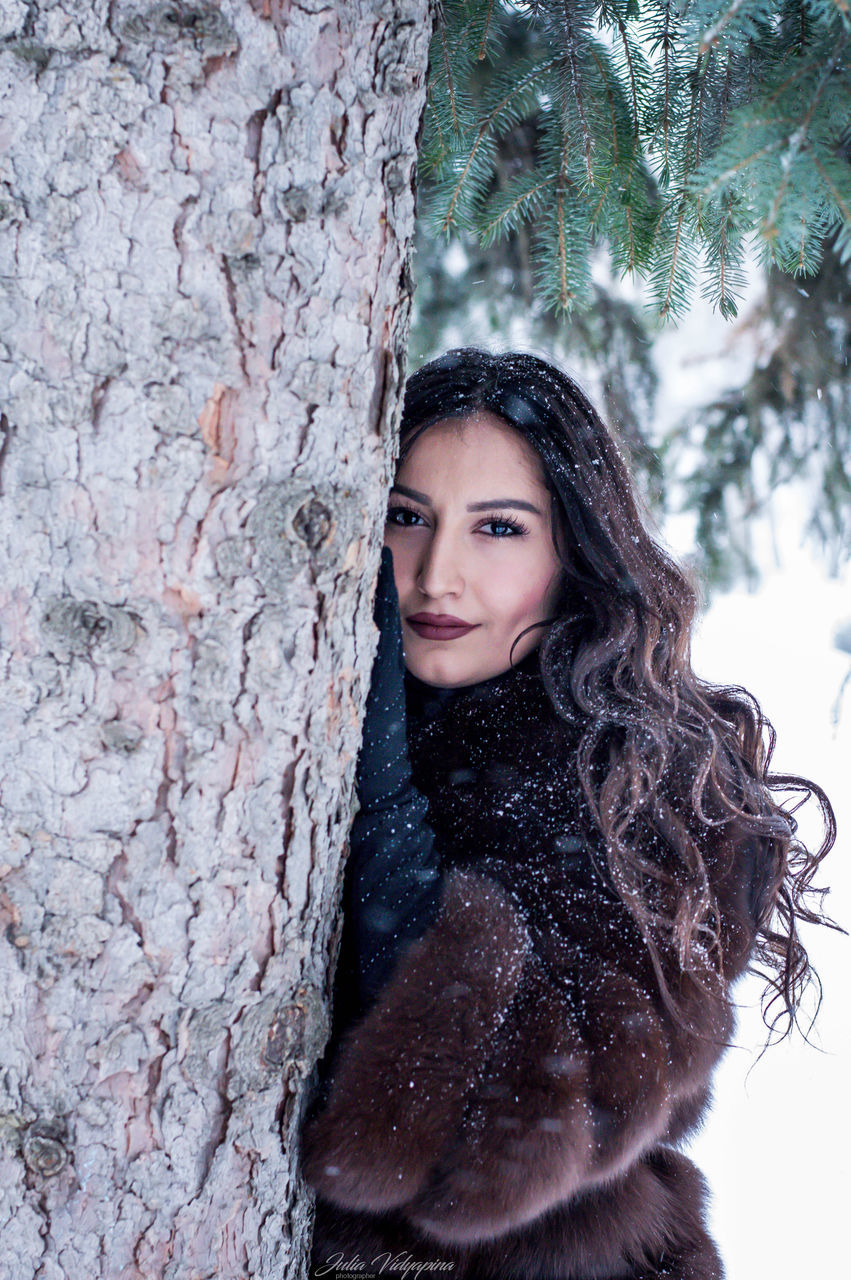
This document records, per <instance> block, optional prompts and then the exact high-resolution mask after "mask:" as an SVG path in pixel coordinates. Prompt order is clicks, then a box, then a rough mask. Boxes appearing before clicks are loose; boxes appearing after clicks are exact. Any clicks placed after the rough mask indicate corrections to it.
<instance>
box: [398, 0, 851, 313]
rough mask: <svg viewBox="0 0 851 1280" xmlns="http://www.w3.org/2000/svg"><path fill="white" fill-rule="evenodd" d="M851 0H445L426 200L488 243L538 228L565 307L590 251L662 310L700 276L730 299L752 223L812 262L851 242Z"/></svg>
mask: <svg viewBox="0 0 851 1280" xmlns="http://www.w3.org/2000/svg"><path fill="white" fill-rule="evenodd" d="M849 32H851V21H850V20H849V10H848V5H847V4H846V3H844V0H722V2H721V3H719V0H691V3H689V0H681V2H680V3H673V2H672V0H569V3H568V2H566V0H531V2H529V3H510V2H509V0H446V2H445V4H444V6H443V18H442V21H440V22H439V23H438V27H437V30H436V33H435V36H434V40H433V44H432V50H431V64H430V88H429V101H428V108H427V116H426V132H425V136H424V139H423V145H422V150H421V161H420V173H421V177H424V178H425V179H426V185H427V199H428V216H429V219H430V223H431V226H432V228H434V229H437V230H440V231H442V232H452V231H457V230H465V231H469V232H472V233H473V234H475V235H476V236H477V237H478V238H479V239H480V241H481V243H482V244H483V245H485V246H487V245H489V244H492V243H493V242H495V241H497V240H499V239H500V238H501V237H504V236H505V235H507V234H508V233H510V232H511V231H513V230H515V229H517V228H518V227H520V226H524V225H525V226H529V227H530V228H531V231H532V263H533V268H534V271H535V276H536V284H537V289H538V290H539V292H540V294H541V295H542V297H543V298H544V299H545V301H546V302H547V304H549V305H550V306H551V307H553V308H554V309H556V310H562V311H567V312H569V311H572V310H573V309H575V308H576V307H578V306H581V305H583V304H587V302H588V300H589V298H590V295H591V278H590V270H589V254H590V250H591V248H592V246H593V245H594V244H596V243H604V244H605V245H607V246H608V249H609V252H610V254H611V257H612V260H613V263H614V265H615V268H616V269H617V270H619V271H622V272H633V273H638V274H639V275H641V276H644V277H646V278H647V279H648V280H649V282H650V285H651V290H652V298H653V304H654V307H655V309H656V311H657V312H658V314H659V316H661V317H662V318H669V317H675V316H677V315H679V314H681V313H682V312H683V310H684V309H685V308H686V307H687V305H688V301H689V297H690V295H691V293H692V291H693V289H694V286H695V284H696V282H697V281H698V280H699V281H700V283H701V286H702V288H703V290H704V292H705V293H706V295H707V296H708V297H709V298H710V299H711V300H712V301H713V303H714V304H715V305H717V306H718V307H719V308H720V310H721V313H722V314H723V315H725V316H732V315H735V313H736V301H737V297H738V295H739V292H740V289H741V283H742V281H741V267H742V260H743V255H744V251H745V246H746V243H747V241H748V240H749V239H754V240H755V241H756V242H757V244H758V245H759V246H760V250H761V253H762V257H763V259H764V261H765V263H766V264H767V265H769V264H770V265H772V266H774V267H776V268H779V269H780V270H782V271H784V272H788V273H792V274H797V275H802V274H803V275H806V274H811V273H813V272H814V271H815V270H816V269H817V268H818V265H819V263H820V261H821V258H822V252H823V246H824V241H825V238H826V237H827V236H828V235H830V234H831V233H833V234H834V235H836V236H837V237H838V242H837V243H838V252H839V254H840V257H841V258H842V259H843V260H846V259H847V258H848V256H849V255H851V171H849V166H848V163H847V160H846V159H845V158H844V156H843V155H842V154H841V145H842V140H843V137H844V135H845V134H846V132H847V130H848V125H849V103H851V94H849V89H851V68H849V63H848V38H849Z"/></svg>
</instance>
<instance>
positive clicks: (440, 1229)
mask: <svg viewBox="0 0 851 1280" xmlns="http://www.w3.org/2000/svg"><path fill="white" fill-rule="evenodd" d="M577 737H578V731H577V730H576V729H575V728H574V727H571V726H569V725H567V724H566V723H565V722H564V721H563V720H561V719H560V718H559V717H558V716H557V715H556V713H555V712H554V710H553V708H552V706H551V704H550V702H549V699H548V698H547V695H546V693H545V691H544V688H543V684H542V681H541V678H540V676H539V674H538V673H537V670H535V669H533V667H532V666H531V665H530V664H529V663H525V662H524V663H523V664H521V666H520V667H519V668H517V669H515V670H514V671H510V672H507V673H504V674H503V675H502V676H499V677H496V678H494V679H492V680H490V681H486V682H484V683H483V684H481V685H478V686H472V687H471V691H470V693H469V694H466V693H465V691H464V690H461V691H456V692H455V693H454V695H453V697H452V698H451V699H448V700H446V701H445V702H443V703H442V704H441V705H440V706H439V707H438V709H437V713H436V714H432V715H431V716H429V715H424V716H423V717H422V718H421V719H420V720H416V719H414V720H413V722H412V723H409V747H410V754H411V762H412V766H413V771H414V782H415V785H416V786H417V787H418V788H419V789H420V790H421V791H422V792H423V793H424V794H425V795H426V796H427V797H428V799H429V811H428V821H429V823H430V825H431V826H432V828H433V830H434V831H435V834H436V838H437V840H438V842H439V848H440V854H441V863H442V867H443V870H444V884H443V893H442V900H441V909H440V913H439V916H438V918H437V920H436V921H435V923H434V924H433V925H432V926H431V928H430V929H429V930H428V931H427V932H426V933H425V934H424V935H423V936H422V937H421V938H420V939H418V940H417V941H416V942H414V943H413V944H411V945H410V947H409V948H408V950H407V951H406V952H405V953H404V954H403V956H402V957H401V960H400V961H399V963H398V965H397V967H396V969H395V971H394V973H393V975H392V977H391V979H390V981H389V983H388V984H387V986H386V987H385V988H384V989H383V990H382V992H381V993H380V995H379V998H378V1000H377V1001H376V1003H375V1004H374V1005H373V1007H372V1008H371V1009H370V1010H369V1012H368V1013H367V1014H366V1016H365V1017H364V1018H363V1019H362V1020H361V1021H359V1022H357V1023H355V1024H354V1025H353V1026H351V1027H350V1028H348V1029H347V1030H346V1031H345V1032H344V1034H342V1036H341V1037H340V1041H339V1043H338V1044H336V1045H334V1046H332V1050H331V1054H332V1058H331V1061H332V1069H331V1075H330V1084H329V1088H328V1091H327V1094H328V1096H327V1097H326V1098H323V1099H322V1105H321V1109H320V1110H319V1111H318V1113H316V1114H313V1115H312V1116H310V1118H309V1120H308V1123H307V1124H306V1126H305V1129H304V1135H303V1167H304V1171H305V1175H306V1177H307V1180H308V1182H309V1183H310V1184H311V1185H312V1186H313V1187H314V1188H315V1189H316V1190H317V1192H318V1198H317V1215H316V1225H315V1234H314V1251H313V1263H312V1268H313V1269H312V1271H311V1275H316V1276H319V1275H328V1276H334V1275H335V1274H342V1272H343V1271H344V1270H345V1269H346V1267H347V1266H348V1267H349V1268H350V1269H354V1270H359V1271H360V1273H361V1274H367V1275H368V1274H397V1275H398V1274H409V1275H420V1274H433V1273H437V1274H448V1275H452V1276H453V1277H456V1278H460V1280H488V1278H491V1277H492V1278H493V1280H496V1278H500V1280H503V1278H504V1280H509V1278H511V1280H515V1278H516V1280H536V1278H540V1280H545V1278H547V1280H554V1278H556V1277H558V1278H564V1280H574V1278H575V1280H591V1278H592V1277H594V1278H596V1280H602V1278H604V1277H607V1278H609V1280H615V1278H616V1277H631V1278H632V1280H639V1277H641V1278H643V1277H647V1278H648V1280H649V1277H651V1276H653V1277H657V1276H667V1277H671V1280H680V1278H681V1280H686V1278H688V1280H720V1277H721V1276H722V1275H723V1269H722V1266H721V1263H720V1260H719V1258H718V1254H717V1251H716V1249H715V1246H714V1245H713V1243H712V1241H711V1240H710V1239H709V1237H708V1235H707V1234H706V1231H705V1226H704V1221H703V1217H704V1209H703V1202H704V1195H705V1187H704V1184H703V1180H702V1177H701V1175H700V1174H699V1173H698V1171H697V1170H696V1169H695V1168H694V1166H693V1165H692V1164H691V1163H690V1162H689V1161H688V1160H687V1159H686V1158H685V1157H684V1156H683V1155H682V1154H681V1153H679V1152H678V1151H677V1150H676V1149H675V1144H677V1143H678V1142H679V1140H680V1139H681V1138H682V1137H683V1136H684V1135H686V1134H687V1133H688V1132H689V1131H690V1130H692V1129H693V1128H694V1127H695V1126H696V1125H697V1124H698V1123H699V1121H700V1119H701V1117H702V1115H703V1113H704V1111H705V1109H706V1106H707V1102H708V1098H709V1079H710V1074H711V1072H712V1070H713V1068H714V1066H715V1065H716V1063H717V1061H718V1059H719V1057H720V1055H721V1054H722V1053H723V1051H724V1048H725V1046H726V1045H727V1044H728V1042H729V1038H730V1035H731V1032H732V1028H733V1013H732V1006H731V1002H730V998H729V986H730V983H731V982H732V981H734V980H735V978H736V977H738V976H739V975H740V974H741V973H742V971H743V970H744V968H745V967H746V965H747V960H748V956H749V953H750V950H751V947H752V945H753V941H754V937H755V925H754V922H753V919H752V912H751V899H752V892H753V891H752V884H753V881H754V878H755V872H756V871H757V868H758V862H759V855H760V850H761V845H760V842H759V840H757V839H755V838H753V837H751V836H749V835H744V834H743V833H742V832H741V831H740V830H738V829H737V826H736V824H734V823H729V824H727V825H725V826H723V827H711V828H706V829H705V830H704V832H703V834H702V836H701V837H700V839H701V843H702V850H703V854H704V858H705V860H706V863H707V867H708V870H709V874H710V877H711V881H712V886H713V889H714V891H715V894H716V897H717V901H718V907H719V915H720V922H721V937H722V944H723V952H724V979H723V981H722V980H720V979H718V978H715V979H714V986H715V991H714V994H708V993H707V990H706V985H708V984H703V985H702V984H701V983H699V982H697V981H696V980H695V979H694V978H692V977H689V976H688V975H685V974H683V973H682V972H681V971H680V970H679V969H678V967H677V964H676V961H675V958H674V957H673V955H672V954H671V953H670V952H664V953H663V967H664V971H665V974H666V977H667V979H668V981H669V983H670V986H671V989H672V990H673V991H674V992H675V993H676V995H677V997H678V999H679V1002H680V1006H681V1008H682V1009H683V1010H684V1013H685V1016H684V1018H683V1019H682V1022H681V1023H679V1022H678V1021H677V1020H675V1019H674V1018H673V1017H672V1016H671V1014H670V1013H669V1012H668V1011H667V1009H666V1007H665V1005H664V1003H663V1001H662V999H661V995H660V992H659V989H658V983H657V980H656V978H655V975H654V972H653V968H652V965H651V962H650V959H649V955H648V952H647V948H646V946H645V944H644V942H643V940H642V938H641V935H640V933H639V930H638V928H637V926H636V925H635V923H634V921H633V920H632V918H631V916H630V915H629V913H628V911H627V910H626V908H625V907H624V906H623V905H622V903H621V902H620V901H619V899H618V898H617V896H616V894H615V893H614V892H613V890H611V889H610V888H609V887H607V885H606V882H605V880H604V879H603V877H602V875H601V874H600V872H599V871H598V870H597V869H596V867H595V859H594V858H593V857H592V856H591V854H592V853H594V852H596V854H597V861H600V862H602V860H603V855H602V837H601V836H600V835H599V833H596V832H595V829H594V825H593V822H592V821H591V816H590V812H589V811H588V808H587V804H586V802H585V800H584V797H583V796H582V795H581V790H580V787H579V782H578V777H577V773H576V766H575V753H576V742H577ZM658 849H659V857H660V858H664V857H665V854H666V851H665V849H664V845H663V843H660V844H659V846H658ZM670 853H671V851H670V849H668V850H667V855H668V856H669V857H670ZM706 966H707V967H706V974H707V975H710V983H711V981H712V977H711V975H714V967H713V966H712V965H711V964H710V962H709V959H708V958H707V962H706ZM353 1261H354V1262H356V1263H357V1264H358V1265H356V1266H355V1267H354V1268H352V1263H353ZM382 1264H383V1265H382ZM394 1266H395V1270H394Z"/></svg>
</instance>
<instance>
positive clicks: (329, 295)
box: [0, 0, 431, 1280]
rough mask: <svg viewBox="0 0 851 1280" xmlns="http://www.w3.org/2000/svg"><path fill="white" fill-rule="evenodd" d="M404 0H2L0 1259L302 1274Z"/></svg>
mask: <svg viewBox="0 0 851 1280" xmlns="http://www.w3.org/2000/svg"><path fill="white" fill-rule="evenodd" d="M430 29H431V15H430V13H429V9H428V2H427V0H347V2H346V3H340V4H333V5H331V4H330V3H325V2H324V0H300V3H298V4H295V3H288V0H220V3H204V2H198V3H190V4H183V3H177V2H168V3H160V2H154V3H150V2H149V0H139V2H137V3H129V2H128V0H88V2H87V3H86V4H79V3H76V2H73V0H36V2H32V0H26V2H25V0H0V83H2V93H3V95H4V99H5V101H4V108H3V112H2V118H0V151H2V153H3V155H4V162H3V170H2V177H3V184H2V188H0V260H2V265H0V274H2V276H3V277H4V278H5V279H6V281H7V282H8V288H7V291H6V294H5V298H4V301H3V303H2V323H0V379H2V381H0V397H2V399H0V410H2V418H1V419H0V423H2V450H1V451H0V485H1V486H2V493H3V497H4V501H3V515H2V526H0V547H2V555H3V561H4V564H3V569H2V578H0V608H1V609H2V612H0V626H2V632H0V646H1V647H0V660H2V664H3V677H4V681H3V689H2V735H0V811H1V812H2V823H0V827H1V828H2V837H0V839H2V844H0V1023H2V1033H1V1034H0V1242H1V1243H0V1275H2V1276H3V1277H6V1276H9V1277H14V1280H29V1277H36V1276H37V1277H39V1280H59V1278H60V1277H66V1276H67V1277H73V1280H81V1278H82V1277H85V1278H86V1280H92V1278H93V1277H110V1278H112V1277H119V1278H120V1280H130V1278H131V1277H144V1278H145V1280H152V1278H154V1277H173V1278H174V1280H177V1277H180V1280H200V1278H202V1277H216V1280H228V1278H229V1277H234V1278H235V1277H240V1278H244V1277H262V1278H264V1280H266V1278H268V1280H272V1277H274V1280H282V1277H289V1276H295V1275H299V1274H303V1260H304V1256H305V1253H306V1250H307V1245H308V1237H309V1231H310V1227H309V1217H310V1212H309V1200H308V1199H307V1198H306V1196H305V1190H304V1187H303V1184H301V1182H300V1180H299V1175H298V1172H297V1167H296V1160H297V1141H296V1135H297V1129H298V1123H299V1120H300V1097H301V1093H302V1091H303V1085H304V1082H305V1080H306V1079H307V1077H308V1076H309V1074H310V1072H311V1069H312V1067H313V1065H314V1063H315V1061H316V1059H317V1056H318V1055H319V1054H320V1052H321V1050H322V1048H323V1046H324V1043H325V1040H326V1037H327V1032H328V1017H327V1003H328V997H329V991H330V981H329V973H328V966H329V958H333V954H334V951H335V947H336V940H337V934H338V925H337V914H338V904H339V883H340V873H341V857H342V851H343V847H344V843H345V838H346V834H347V830H348V823H349V818H350V812H351V801H352V782H353V775H354V763H355V758H356V754H357V750H358V745H359V740H360V721H361V716H362V710H363V704H364V701H365V695H366V688H367V684H368V679H369V672H370V668H371V664H372V659H373V655H374V651H375V643H376V633H375V629H374V627H373V625H372V622H371V597H372V591H373V583H374V578H375V572H376V570H377V566H378V559H379V553H380V546H381V539H382V535H381V523H380V522H381V519H382V516H383V503H384V495H385V492H386V486H387V484H388V482H389V478H390V475H391V470H392V466H393V462H394V460H395V456H396V451H397V431H396V426H397V414H398V402H399V396H400V390H401V383H402V376H403V367H404V350H405V342H406V338H407V324H408V307H409V291H410V290H409V285H408V281H409V279H410V276H409V272H408V269H407V257H408V251H409V245H410V240H411V235H412V230H413V166H414V160H415V145H416V135H417V130H418V126H419V121H420V117H421V112H422V108H423V101H424V83H425V73H426V60H427V50H428V41H429V35H430Z"/></svg>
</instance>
